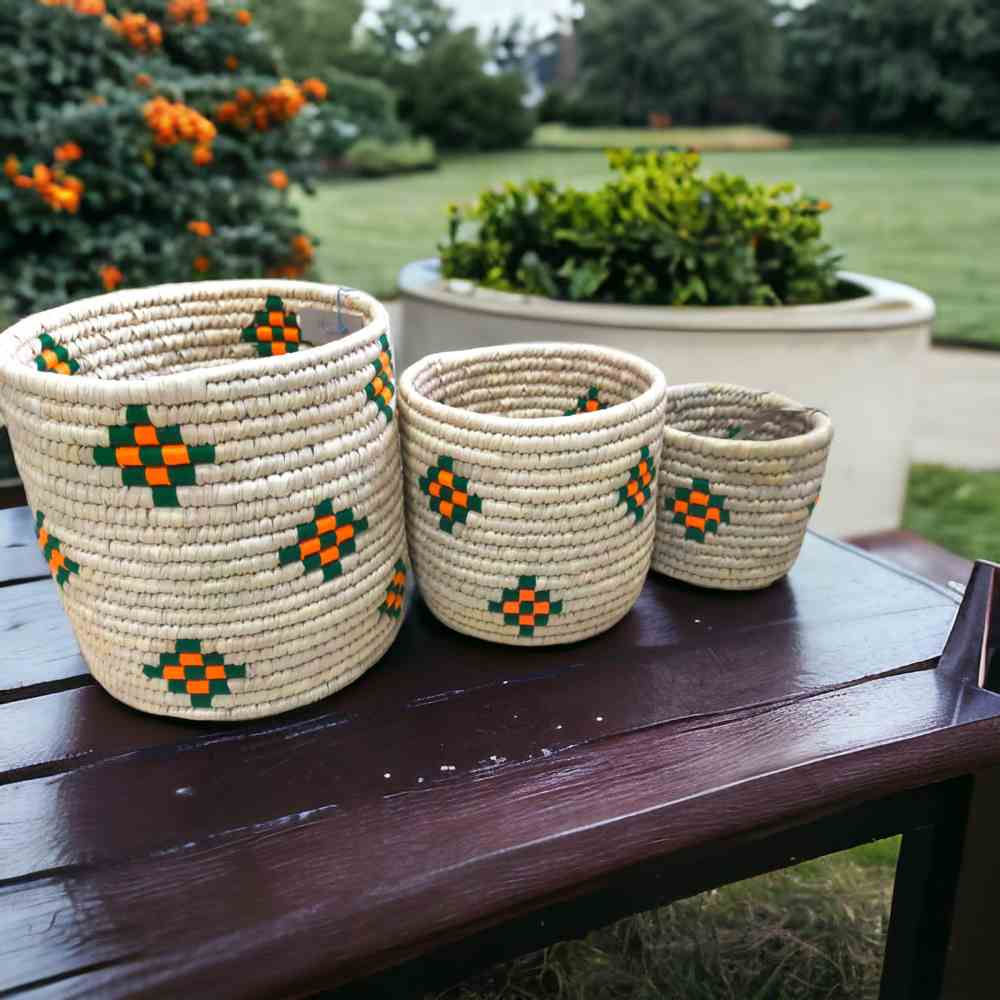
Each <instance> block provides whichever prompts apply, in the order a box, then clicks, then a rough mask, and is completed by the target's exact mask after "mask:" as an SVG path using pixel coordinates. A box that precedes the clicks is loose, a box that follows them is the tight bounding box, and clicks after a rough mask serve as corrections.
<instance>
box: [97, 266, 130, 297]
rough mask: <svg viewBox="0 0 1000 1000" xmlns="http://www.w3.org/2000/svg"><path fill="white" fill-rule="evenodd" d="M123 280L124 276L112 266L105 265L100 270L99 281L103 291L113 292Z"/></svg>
mask: <svg viewBox="0 0 1000 1000" xmlns="http://www.w3.org/2000/svg"><path fill="white" fill-rule="evenodd" d="M124 280H125V275H124V274H122V273H121V271H119V270H118V268H117V267H115V265H114V264H105V265H104V267H102V268H101V281H102V282H103V284H104V290H105V291H107V292H113V291H114V290H115V289H116V288H117V287H118V286H119V285H120V284H121V283H122V282H123V281H124Z"/></svg>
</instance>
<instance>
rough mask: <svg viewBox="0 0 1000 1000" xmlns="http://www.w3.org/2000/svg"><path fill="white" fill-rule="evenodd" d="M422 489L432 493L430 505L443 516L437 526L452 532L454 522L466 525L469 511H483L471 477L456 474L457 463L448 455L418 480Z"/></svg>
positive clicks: (443, 456)
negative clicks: (469, 478)
mask: <svg viewBox="0 0 1000 1000" xmlns="http://www.w3.org/2000/svg"><path fill="white" fill-rule="evenodd" d="M418 482H419V484H420V489H421V490H422V491H423V492H424V493H426V494H427V496H429V497H430V498H431V499H430V508H431V510H432V511H434V513H435V514H440V515H441V520H440V521H439V522H438V527H440V528H441V530H442V531H447V532H448V534H449V535H450V534H452V529H453V528H454V526H455V524H456V523H458V524H465V522H466V520H467V519H468V517H469V511H474V512H476V513H477V514H478V513H481V512H482V509H483V502H482V500H481V499H480V498H479V497H478V496H476V494H475V493H472V492H471V490H470V487H469V480H468V479H466V478H465V476H456V475H455V463H454V460H453V459H452V458H450V457H449V456H448V455H439V456H438V464H437V465H432V466H431V467H430V468H429V469H428V470H427V475H426V476H420V477H419V479H418Z"/></svg>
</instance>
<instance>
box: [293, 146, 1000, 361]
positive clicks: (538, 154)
mask: <svg viewBox="0 0 1000 1000" xmlns="http://www.w3.org/2000/svg"><path fill="white" fill-rule="evenodd" d="M705 164H706V166H707V168H708V169H723V170H728V171H738V172H743V173H746V174H748V175H749V176H751V177H753V178H756V179H759V180H766V181H777V180H795V181H797V182H799V183H800V184H801V185H802V186H803V188H804V189H805V190H806V191H807V192H809V193H810V194H814V195H817V196H821V197H824V198H828V199H829V200H830V201H832V202H833V206H834V207H833V210H832V211H831V212H830V214H829V215H828V216H827V217H826V219H827V222H826V225H827V233H828V235H829V238H830V240H831V242H832V243H833V244H834V245H835V246H836V247H837V248H838V249H840V250H841V251H842V252H843V254H844V266H845V267H847V268H848V269H851V270H856V271H867V272H870V273H873V274H879V275H882V276H885V277H892V278H896V279H898V280H900V281H905V282H909V283H911V284H913V285H916V286H918V287H919V288H922V289H924V290H925V291H927V292H929V293H930V294H931V295H933V296H934V298H935V299H936V300H937V303H938V307H939V310H940V315H939V320H938V325H937V333H938V336H940V337H943V338H965V339H974V340H988V341H992V342H994V343H998V344H1000V198H998V197H997V195H996V190H997V189H996V178H997V176H1000V146H986V145H964V146H959V145H952V146H944V145H927V146H920V145H904V146H884V145H873V146H871V147H864V146H857V145H852V146H849V147H845V148H843V149H837V148H815V147H814V148H803V149H791V150H788V151H784V152H753V153H711V154H707V155H706V156H705ZM606 173H607V168H606V166H605V162H604V158H603V156H602V154H600V153H598V152H592V151H580V152H573V151H565V152H553V151H545V150H539V149H528V150H524V151H520V152H513V153H495V154H489V155H481V156H463V157H455V158H450V159H447V160H446V161H445V162H444V164H443V165H442V167H441V169H440V170H438V171H436V172H434V173H426V174H416V175H409V176H405V177H393V178H388V179H385V180H378V181H363V180H351V181H343V182H336V183H331V184H328V185H325V186H324V187H323V188H321V190H320V192H319V194H318V195H317V196H316V197H315V198H314V199H306V198H304V197H302V199H301V203H302V207H303V215H304V219H305V222H306V224H307V226H308V228H309V229H310V230H311V231H313V232H315V233H317V234H318V235H319V236H320V237H322V239H323V246H322V247H321V248H320V253H319V267H320V273H321V275H322V277H324V278H325V279H327V280H330V281H337V282H342V283H346V284H348V285H352V286H354V287H357V288H363V289H365V290H366V291H370V292H373V293H374V294H376V295H381V296H391V295H392V294H393V293H394V291H395V287H396V276H397V274H398V272H399V269H400V267H401V266H402V265H403V264H405V263H406V262H407V261H409V260H414V259H416V258H419V257H428V256H432V255H433V254H434V252H435V246H436V244H437V242H438V240H439V239H440V238H441V237H442V235H443V233H444V219H445V206H446V205H447V204H448V202H449V201H452V200H456V201H461V200H465V199H471V198H473V197H475V195H476V194H477V193H478V192H479V191H480V190H482V189H483V188H484V187H487V186H489V185H491V184H497V183H500V182H502V181H505V180H519V179H524V178H527V177H538V176H550V177H555V178H556V179H558V180H560V181H563V182H571V183H574V184H577V185H579V186H594V185H597V184H600V183H601V182H602V180H603V179H604V178H605V176H606Z"/></svg>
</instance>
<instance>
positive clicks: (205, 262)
mask: <svg viewBox="0 0 1000 1000" xmlns="http://www.w3.org/2000/svg"><path fill="white" fill-rule="evenodd" d="M193 266H194V269H195V270H196V271H197V272H198V273H199V274H204V273H205V272H206V271H207V270H208V269H209V268H210V267H211V266H212V262H211V261H210V260H209V259H208V258H207V257H205V256H204V255H200V256H198V257H195V259H194V262H193Z"/></svg>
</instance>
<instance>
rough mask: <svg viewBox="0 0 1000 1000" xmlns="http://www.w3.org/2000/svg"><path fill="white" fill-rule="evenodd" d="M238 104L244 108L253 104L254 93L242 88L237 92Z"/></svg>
mask: <svg viewBox="0 0 1000 1000" xmlns="http://www.w3.org/2000/svg"><path fill="white" fill-rule="evenodd" d="M236 103H237V104H238V105H239V106H240V107H241V108H242V107H247V106H248V105H250V104H253V91H252V90H248V89H247V88H246V87H240V89H239V90H237V91H236Z"/></svg>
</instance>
